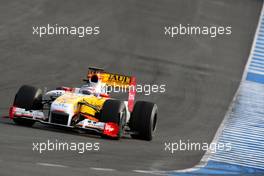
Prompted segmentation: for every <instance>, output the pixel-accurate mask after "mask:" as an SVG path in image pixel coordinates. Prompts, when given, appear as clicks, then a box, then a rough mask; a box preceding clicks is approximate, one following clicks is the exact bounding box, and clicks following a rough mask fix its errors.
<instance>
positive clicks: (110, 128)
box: [9, 106, 119, 137]
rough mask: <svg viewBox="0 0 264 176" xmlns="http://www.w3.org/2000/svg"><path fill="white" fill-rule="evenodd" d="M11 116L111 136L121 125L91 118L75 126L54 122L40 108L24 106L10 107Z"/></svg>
mask: <svg viewBox="0 0 264 176" xmlns="http://www.w3.org/2000/svg"><path fill="white" fill-rule="evenodd" d="M9 117H10V119H12V120H13V119H16V118H21V119H28V120H33V121H36V122H40V123H43V124H49V125H55V126H62V127H67V128H71V129H81V130H89V131H91V130H92V131H95V132H97V133H100V134H104V135H106V136H110V137H117V136H118V133H119V125H118V124H115V123H112V122H106V123H105V122H97V121H93V120H90V119H84V120H82V121H80V122H78V123H77V124H76V125H74V126H70V125H62V124H58V123H52V122H51V120H50V119H49V118H48V117H47V116H45V114H44V112H42V111H39V110H26V109H23V108H18V107H14V106H12V107H10V110H9Z"/></svg>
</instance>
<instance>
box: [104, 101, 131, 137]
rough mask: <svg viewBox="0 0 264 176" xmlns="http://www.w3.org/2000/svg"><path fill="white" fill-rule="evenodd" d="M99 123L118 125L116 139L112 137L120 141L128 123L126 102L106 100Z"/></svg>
mask: <svg viewBox="0 0 264 176" xmlns="http://www.w3.org/2000/svg"><path fill="white" fill-rule="evenodd" d="M99 121H100V122H105V123H109V122H111V123H113V124H116V125H117V126H118V133H117V135H116V136H115V137H113V136H110V137H112V138H115V139H119V138H120V137H121V136H122V134H123V130H124V126H125V123H126V108H125V104H124V102H123V101H119V100H112V99H109V100H106V101H105V102H104V105H103V108H102V110H101V113H100V118H99ZM102 137H107V135H106V134H102ZM108 137H109V136H108Z"/></svg>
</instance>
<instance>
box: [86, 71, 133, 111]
mask: <svg viewBox="0 0 264 176" xmlns="http://www.w3.org/2000/svg"><path fill="white" fill-rule="evenodd" d="M93 75H96V76H98V78H99V79H100V81H101V82H102V83H105V84H106V85H108V86H113V87H122V88H125V89H128V90H129V91H128V109H129V111H130V112H132V110H133V108H134V102H135V96H136V77H134V76H126V75H120V74H113V73H109V72H105V71H104V69H102V68H96V67H90V68H89V70H88V73H87V80H89V78H91V77H92V76H93Z"/></svg>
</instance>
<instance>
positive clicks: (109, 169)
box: [90, 167, 116, 171]
mask: <svg viewBox="0 0 264 176" xmlns="http://www.w3.org/2000/svg"><path fill="white" fill-rule="evenodd" d="M90 169H91V170H96V171H116V169H112V168H101V167H90Z"/></svg>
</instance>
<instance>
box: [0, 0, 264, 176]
mask: <svg viewBox="0 0 264 176" xmlns="http://www.w3.org/2000/svg"><path fill="white" fill-rule="evenodd" d="M261 4H262V1H259V0H243V1H238V0H229V1H227V0H223V1H220V0H219V1H217V0H200V1H198V0H162V1H158V0H153V1H147V0H129V1H128V0H127V1H122V0H111V1H110V0H86V1H85V0H77V1H70V0H69V1H68V0H67V1H45V0H37V1H30V0H15V1H8V0H5V1H3V0H1V1H0V31H1V32H0V73H1V76H0V78H1V81H0V99H1V101H0V108H1V109H0V112H1V116H5V115H7V112H8V106H9V105H10V104H11V102H12V99H13V96H14V94H15V92H16V91H17V89H18V88H19V87H20V85H22V84H30V85H34V86H37V87H41V88H42V87H45V86H47V87H49V88H54V87H57V86H60V85H68V86H78V85H80V84H81V78H83V76H84V75H85V74H86V71H87V67H88V66H90V65H94V66H99V67H104V68H105V69H106V70H108V71H111V72H118V73H123V74H127V75H131V74H133V75H135V76H137V78H138V82H139V83H150V84H166V85H167V86H166V93H164V94H153V95H151V96H144V95H139V96H138V99H145V100H149V101H153V102H156V103H157V105H158V107H159V121H158V130H157V133H156V136H155V138H154V140H153V141H152V142H145V141H139V140H132V139H128V138H125V139H122V140H120V141H112V140H105V139H101V138H98V137H96V136H93V135H86V134H81V135H80V134H78V133H76V132H68V131H64V130H61V129H57V128H53V127H46V126H44V125H41V124H37V125H35V126H34V127H33V128H27V127H21V126H16V125H14V124H13V122H11V121H9V120H8V119H4V118H3V119H1V121H0V174H1V175H21V176H22V175H25V176H26V175H41V176H43V175H76V176H77V175H145V174H140V173H137V172H134V171H133V170H174V169H184V168H189V167H192V166H193V165H195V164H197V163H198V162H199V160H200V159H201V157H202V156H203V154H204V152H203V151H177V152H175V153H174V154H171V153H169V152H165V151H164V143H165V142H177V141H179V140H183V141H187V140H190V141H192V142H200V143H201V142H207V143H210V142H211V140H212V139H213V137H214V135H215V132H216V130H217V128H218V126H219V124H220V123H221V121H222V119H223V117H224V114H225V112H226V110H227V108H228V106H229V103H230V101H231V100H232V98H233V95H234V93H235V91H236V89H237V87H238V84H239V81H240V79H241V76H242V72H243V69H244V66H245V63H246V61H247V58H248V55H249V51H250V47H251V44H252V41H253V36H254V32H255V29H256V25H257V20H258V16H259V13H260V10H261ZM48 23H49V24H60V25H76V26H78V25H87V26H89V25H99V26H100V27H101V34H100V35H99V36H96V37H87V38H85V39H84V38H76V37H63V36H56V37H55V36H53V37H44V38H39V37H37V36H33V35H32V26H33V25H46V24H48ZM179 23H182V24H194V25H206V26H210V25H231V26H232V35H231V36H222V37H217V38H210V37H208V36H184V37H178V38H173V39H171V38H169V37H166V36H164V26H165V25H178V24H179ZM48 139H49V140H53V141H55V140H56V139H57V140H58V141H63V142H99V143H100V151H99V152H95V151H90V152H89V151H88V152H85V153H84V154H78V153H77V152H65V151H64V152H63V151H61V152H44V153H43V154H39V153H38V152H36V151H32V143H33V142H46V141H47V140H48ZM41 163H49V164H60V165H62V166H56V165H52V166H47V165H46V166H45V165H43V164H41ZM92 168H109V169H112V170H108V171H106V170H104V171H103V170H96V169H92Z"/></svg>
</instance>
